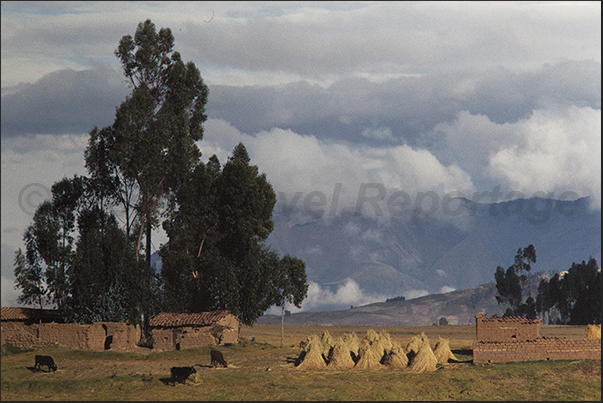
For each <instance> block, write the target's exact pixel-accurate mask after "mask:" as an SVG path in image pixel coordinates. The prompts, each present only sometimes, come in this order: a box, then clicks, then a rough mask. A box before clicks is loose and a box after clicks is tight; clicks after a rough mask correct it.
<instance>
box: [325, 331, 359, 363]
mask: <svg viewBox="0 0 603 403" xmlns="http://www.w3.org/2000/svg"><path fill="white" fill-rule="evenodd" d="M354 365H355V363H354V360H353V359H352V355H351V353H350V350H349V348H348V346H347V345H346V343H345V341H344V340H343V338H342V337H338V338H337V339H336V340H335V343H334V346H333V350H332V354H331V359H330V360H329V363H328V364H327V368H328V369H350V368H354Z"/></svg>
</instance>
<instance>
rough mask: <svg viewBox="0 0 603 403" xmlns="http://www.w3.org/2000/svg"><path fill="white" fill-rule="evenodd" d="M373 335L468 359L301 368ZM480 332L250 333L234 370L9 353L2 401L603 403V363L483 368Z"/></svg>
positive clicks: (96, 355) (119, 355) (235, 354)
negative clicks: (325, 348) (312, 356)
mask: <svg viewBox="0 0 603 403" xmlns="http://www.w3.org/2000/svg"><path fill="white" fill-rule="evenodd" d="M585 328H586V327H585V326H551V325H544V326H541V327H540V333H541V336H548V337H567V338H582V337H584V333H585ZM368 329H374V330H376V331H378V332H379V331H386V332H387V333H389V334H390V336H391V339H392V340H397V341H399V342H400V343H402V344H403V345H405V344H406V343H408V341H410V339H411V338H412V336H415V335H417V334H419V333H421V332H424V333H425V335H426V336H427V337H428V338H429V339H430V341H431V346H432V347H433V346H434V344H435V342H436V341H437V339H438V336H439V337H442V338H448V339H449V340H450V348H451V350H452V352H453V353H454V354H455V356H456V357H457V358H458V361H457V362H449V363H448V364H447V365H445V366H443V367H440V368H438V369H437V370H436V371H433V372H426V373H415V372H411V371H409V370H408V369H390V368H387V367H383V368H379V369H375V370H364V369H350V370H333V369H328V368H327V369H320V370H300V369H298V368H297V367H296V366H295V361H296V359H297V358H298V357H299V354H300V347H299V343H300V342H301V341H304V340H306V338H307V337H308V336H310V335H312V334H316V335H319V336H320V335H321V334H322V332H323V331H328V332H329V334H330V335H331V336H333V337H334V338H336V337H338V336H342V335H344V334H346V333H351V332H355V333H356V334H357V335H358V337H359V338H362V337H363V336H364V335H366V332H367V330H368ZM474 340H475V326H472V325H447V326H416V327H415V326H398V327H361V326H358V327H347V326H327V327H325V326H285V337H284V343H283V347H282V348H281V347H280V345H281V328H280V325H254V326H243V327H242V328H241V331H240V335H239V343H237V344H229V345H221V346H217V348H216V349H218V350H220V351H221V352H222V353H223V355H224V358H225V359H226V361H227V363H228V367H227V368H212V367H211V365H210V353H209V352H210V350H211V348H209V347H207V348H200V349H189V350H180V351H164V352H158V351H153V350H150V349H145V348H140V349H136V351H127V352H117V351H104V352H94V351H83V350H72V349H66V348H63V347H49V348H46V349H43V350H37V351H33V350H32V351H23V350H18V349H14V348H11V347H10V346H5V347H3V351H2V380H1V392H2V393H1V395H2V401H17V400H29V401H31V400H54V401H56V400H155V401H158V400H197V401H199V400H235V401H242V400H247V401H249V400H264V401H266V400H298V401H299V400H315V401H316V400H318V401H324V400H399V401H400V400H403V401H409V400H432V401H433V400H482V401H484V400H525V401H534V400H574V401H575V400H587V401H590V400H599V401H600V400H601V361H600V360H578V361H535V362H514V363H505V364H494V365H484V366H482V365H474V364H473V362H472V350H471V348H472V347H471V346H472V343H473V341H474ZM36 354H46V355H50V356H52V357H53V358H54V359H55V361H56V363H57V365H58V370H57V371H56V372H45V371H36V370H35V369H34V368H33V365H34V356H35V355H36ZM193 365H195V368H196V370H197V373H196V374H193V375H191V377H190V378H189V380H188V381H187V382H186V383H185V384H179V383H176V385H175V386H172V385H171V384H170V383H169V381H170V379H169V378H170V368H171V367H173V366H193Z"/></svg>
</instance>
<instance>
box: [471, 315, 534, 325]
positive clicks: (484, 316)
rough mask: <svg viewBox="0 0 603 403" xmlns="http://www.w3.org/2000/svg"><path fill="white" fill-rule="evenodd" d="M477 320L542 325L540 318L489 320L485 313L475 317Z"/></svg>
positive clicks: (512, 317)
mask: <svg viewBox="0 0 603 403" xmlns="http://www.w3.org/2000/svg"><path fill="white" fill-rule="evenodd" d="M475 319H480V320H481V321H482V322H501V323H518V322H519V323H524V324H527V323H532V324H536V323H540V318H536V319H528V318H524V317H523V316H503V317H502V318H498V317H492V318H488V317H487V316H486V315H484V314H483V313H479V314H477V315H475Z"/></svg>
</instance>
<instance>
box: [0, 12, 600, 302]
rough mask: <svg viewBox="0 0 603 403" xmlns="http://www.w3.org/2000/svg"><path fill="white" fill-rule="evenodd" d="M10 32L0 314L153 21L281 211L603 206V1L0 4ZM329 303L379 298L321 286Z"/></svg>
mask: <svg viewBox="0 0 603 403" xmlns="http://www.w3.org/2000/svg"><path fill="white" fill-rule="evenodd" d="M0 19H1V25H2V27H1V55H2V57H1V70H0V72H1V97H2V113H1V154H2V167H1V175H2V186H1V207H2V216H1V217H2V218H1V227H2V253H1V256H2V306H16V296H17V295H18V291H17V290H15V289H14V273H13V259H14V253H15V251H16V250H17V249H18V248H23V249H24V247H23V240H22V236H23V232H24V231H25V229H26V227H27V226H28V225H29V224H30V223H31V220H32V217H33V212H34V211H35V208H36V207H37V205H38V204H39V203H40V202H41V201H42V200H44V199H46V198H48V197H49V196H50V190H49V189H50V186H51V185H52V184H53V183H54V182H56V181H58V180H60V179H62V178H64V177H69V178H70V177H73V176H74V175H75V174H78V175H84V174H86V170H85V167H84V158H83V153H84V149H85V147H86V143H87V140H88V134H89V133H90V131H91V130H92V129H93V128H94V127H95V126H96V127H99V128H101V127H105V126H109V125H111V124H112V123H113V121H114V117H115V108H116V107H117V106H119V104H120V103H121V102H122V101H123V100H124V99H125V97H126V96H127V95H128V94H129V92H130V88H129V87H128V85H127V82H126V81H125V80H124V76H123V72H122V70H121V65H120V64H119V61H118V59H117V58H116V57H115V55H114V53H113V52H114V50H115V49H116V48H117V45H118V43H119V40H120V39H121V37H122V36H124V35H132V36H133V35H134V33H135V31H136V27H137V25H138V24H139V23H141V22H143V21H145V20H146V19H151V20H152V22H153V23H154V24H155V25H156V27H157V29H160V28H170V29H171V30H172V33H173V34H174V38H175V47H174V48H175V50H176V51H178V52H180V53H181V55H182V58H183V60H184V61H192V62H194V63H195V65H196V66H197V68H198V69H199V70H200V72H201V75H202V77H203V80H204V82H205V84H206V85H207V86H208V87H209V91H210V93H209V101H208V104H207V114H208V120H207V122H206V123H205V124H204V128H205V135H204V138H203V140H202V141H200V142H199V143H198V145H199V148H200V149H201V151H202V153H203V158H204V159H205V160H206V159H207V158H209V157H210V156H211V155H213V154H215V155H217V156H218V158H219V159H220V161H221V162H225V161H226V159H227V158H228V156H229V155H230V153H231V152H232V150H233V148H234V147H235V145H236V144H238V143H239V142H243V144H244V145H245V146H246V147H247V150H248V152H249V155H250V157H251V163H252V164H255V165H257V166H258V167H259V169H260V171H261V172H263V173H266V175H267V178H268V180H269V181H270V183H271V184H272V185H273V187H274V189H275V192H276V193H277V197H278V203H279V204H278V205H277V206H280V205H282V204H283V203H284V204H285V205H288V206H291V204H292V203H293V202H294V201H295V202H296V203H297V202H299V201H300V200H305V201H308V202H311V201H312V200H318V202H319V204H322V205H325V207H326V208H328V209H329V212H330V213H332V214H338V213H340V212H341V211H344V210H346V209H353V208H355V207H357V205H358V201H359V199H360V197H361V194H362V191H366V190H367V189H372V190H375V189H377V190H378V189H381V188H382V189H384V190H385V191H386V192H387V194H388V195H391V194H395V192H396V191H404V192H407V193H408V194H409V195H410V197H411V199H413V201H414V202H415V203H418V202H419V200H420V197H419V195H421V194H425V192H435V193H432V194H436V195H438V196H439V197H441V198H444V196H445V195H450V194H453V195H455V196H463V197H467V198H468V199H472V200H473V199H475V197H476V195H479V194H482V195H483V194H484V192H490V193H491V192H493V190H494V189H499V190H500V192H501V193H502V199H505V198H506V199H511V198H516V197H531V196H534V195H545V196H547V197H553V198H572V197H573V198H575V197H583V196H589V197H590V200H591V203H592V208H594V209H600V208H601V2H599V1H594V2H583V1H571V2H570V1H567V2H565V1H554V2H548V1H538V2H531V1H521V2H513V1H505V2H487V1H484V2H462V1H461V2H457V1H446V2H423V1H421V2H413V1H405V2H390V1H388V2H378V1H370V2H355V1H345V2H295V1H287V2H278V1H270V2H244V1H241V2H223V1H220V2H174V1H170V2H162V1H156V2H145V1H135V2H126V1H120V2H95V1H85V2H78V1H69V2H61V1H53V2H44V1H41V2H36V1H27V2H19V1H2V2H1V17H0ZM367 184H368V185H367ZM369 185H370V186H369ZM335 194H337V195H338V197H337V198H335ZM296 195H301V196H307V195H313V196H316V197H317V198H316V199H312V198H307V197H298V198H297V199H296V198H295V197H296ZM363 196H366V197H369V196H368V195H367V194H363ZM482 201H488V200H482ZM321 202H325V203H321ZM300 203H301V202H300ZM373 213H375V212H374V211H373ZM366 214H370V212H367V213H366ZM386 218H387V217H385V219H386ZM153 242H154V246H155V247H156V248H158V247H159V245H160V244H161V243H162V238H161V234H159V235H158V236H157V237H155V238H154V241H153ZM321 300H340V301H344V302H345V303H346V304H349V305H361V304H363V303H366V302H371V299H370V296H367V295H364V294H363V292H362V290H361V289H359V288H358V286H357V284H355V283H354V281H353V280H350V281H348V282H347V283H346V285H345V287H342V288H341V289H339V290H336V291H335V292H332V291H330V290H328V289H325V288H323V287H321V286H320V285H319V284H316V283H314V282H312V281H310V293H309V296H308V301H309V304H312V303H316V301H321ZM311 301H314V302H311Z"/></svg>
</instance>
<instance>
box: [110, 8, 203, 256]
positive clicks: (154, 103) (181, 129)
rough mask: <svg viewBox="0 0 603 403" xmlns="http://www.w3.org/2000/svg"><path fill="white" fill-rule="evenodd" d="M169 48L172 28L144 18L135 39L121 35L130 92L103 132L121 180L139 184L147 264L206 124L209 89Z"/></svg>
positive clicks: (121, 56) (191, 166) (196, 159)
mask: <svg viewBox="0 0 603 403" xmlns="http://www.w3.org/2000/svg"><path fill="white" fill-rule="evenodd" d="M173 48H174V36H173V34H172V31H171V29H170V28H161V29H160V30H159V31H157V30H156V28H155V24H153V23H152V22H151V20H149V19H147V20H146V21H144V22H141V23H140V24H138V27H137V29H136V33H135V35H134V37H132V36H131V35H126V36H123V37H122V38H121V40H120V41H119V46H118V48H117V49H116V50H115V55H116V56H117V57H118V58H119V60H120V62H121V65H122V67H123V72H124V75H125V76H126V78H127V79H128V82H129V84H130V86H131V88H132V92H131V94H130V95H129V96H128V97H127V98H126V100H125V101H124V102H122V103H121V105H120V106H119V107H118V108H117V111H116V116H115V122H114V124H113V126H112V129H111V130H110V131H107V133H106V134H107V135H109V136H110V139H108V143H109V144H110V145H111V155H110V158H111V160H112V161H113V163H114V164H115V166H116V167H117V168H118V170H119V172H120V174H121V176H122V178H123V181H127V182H128V183H135V184H136V186H137V191H138V198H137V200H136V203H135V209H136V210H137V213H138V218H139V220H140V226H139V233H138V237H137V241H136V256H137V259H138V258H139V256H140V250H141V242H142V239H143V236H144V237H146V258H147V263H148V265H149V266H150V257H151V256H150V255H151V229H152V225H153V221H154V219H156V217H157V211H158V208H159V206H160V203H161V202H162V200H164V198H165V197H166V196H170V195H173V193H174V190H175V189H177V187H178V186H179V184H180V183H182V182H183V181H184V180H185V178H186V177H187V176H188V175H190V173H191V172H192V171H193V169H194V168H195V166H196V165H197V164H198V162H199V159H200V157H201V152H200V151H199V149H198V147H197V145H196V144H195V142H196V141H199V140H201V139H202V138H203V123H204V122H205V121H206V120H207V116H206V115H205V104H206V103H207V99H208V94H209V90H208V88H207V86H206V85H205V84H204V82H203V79H202V77H201V74H200V72H199V70H198V69H197V67H196V66H195V64H194V63H193V62H188V63H184V62H183V61H182V58H181V55H180V53H179V52H176V51H174V50H173ZM145 231H146V234H144V232H145Z"/></svg>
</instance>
